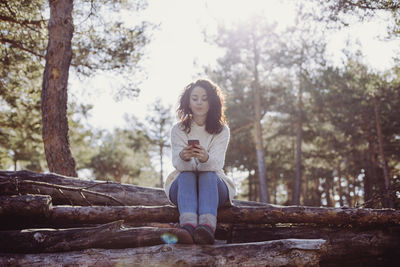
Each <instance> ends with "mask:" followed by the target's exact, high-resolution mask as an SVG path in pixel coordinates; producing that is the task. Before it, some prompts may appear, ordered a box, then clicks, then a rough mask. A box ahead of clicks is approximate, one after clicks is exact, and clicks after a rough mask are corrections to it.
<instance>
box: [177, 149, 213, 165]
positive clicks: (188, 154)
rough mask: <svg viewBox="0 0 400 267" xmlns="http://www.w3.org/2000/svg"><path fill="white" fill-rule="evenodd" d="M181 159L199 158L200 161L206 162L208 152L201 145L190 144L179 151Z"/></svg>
mask: <svg viewBox="0 0 400 267" xmlns="http://www.w3.org/2000/svg"><path fill="white" fill-rule="evenodd" d="M179 156H180V157H181V159H183V160H185V161H189V160H190V158H193V157H195V158H197V159H198V160H199V161H200V162H202V163H203V162H206V161H207V160H208V153H207V151H206V150H205V149H204V147H202V146H201V145H194V146H192V145H189V146H186V147H184V148H183V149H182V151H181V152H180V153H179Z"/></svg>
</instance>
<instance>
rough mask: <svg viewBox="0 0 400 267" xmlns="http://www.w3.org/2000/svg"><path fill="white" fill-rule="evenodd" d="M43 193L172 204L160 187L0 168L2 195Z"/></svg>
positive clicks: (64, 201) (63, 198) (74, 201)
mask: <svg viewBox="0 0 400 267" xmlns="http://www.w3.org/2000/svg"><path fill="white" fill-rule="evenodd" d="M15 194H43V195H50V196H51V197H52V202H53V205H78V206H90V205H105V206H113V205H114V206H121V205H127V206H135V205H144V206H158V205H168V204H170V203H169V201H168V199H167V197H166V195H165V192H164V190H163V189H160V188H151V187H141V186H134V185H130V184H120V183H116V182H109V181H95V180H92V181H89V180H83V179H76V178H70V177H65V176H62V175H57V174H54V173H49V174H42V173H37V172H31V171H17V172H13V171H0V195H15ZM233 202H234V204H235V205H245V206H264V205H265V204H264V203H259V202H253V201H241V200H234V201H233Z"/></svg>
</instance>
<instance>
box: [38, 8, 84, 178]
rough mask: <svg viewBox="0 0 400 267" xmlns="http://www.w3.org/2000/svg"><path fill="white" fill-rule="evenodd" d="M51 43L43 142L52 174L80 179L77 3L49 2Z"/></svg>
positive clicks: (44, 92) (45, 79) (45, 81)
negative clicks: (74, 132) (74, 77)
mask: <svg viewBox="0 0 400 267" xmlns="http://www.w3.org/2000/svg"><path fill="white" fill-rule="evenodd" d="M49 4H50V20H49V42H48V46H47V52H46V65H45V69H44V74H43V85H42V123H43V125H42V126H43V129H42V134H43V143H44V151H45V154H46V160H47V165H48V168H49V170H50V171H51V172H55V173H59V174H63V175H67V176H72V177H76V176H77V174H76V171H75V160H74V158H73V157H72V153H71V150H70V147H69V139H68V118H67V99H68V93H67V87H68V72H69V66H70V63H71V58H72V48H71V39H72V35H73V31H74V26H73V21H72V8H73V0H58V1H52V0H49Z"/></svg>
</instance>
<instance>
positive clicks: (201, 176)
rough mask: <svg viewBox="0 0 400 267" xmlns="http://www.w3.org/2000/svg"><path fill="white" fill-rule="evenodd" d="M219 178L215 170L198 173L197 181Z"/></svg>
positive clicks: (212, 180)
mask: <svg viewBox="0 0 400 267" xmlns="http://www.w3.org/2000/svg"><path fill="white" fill-rule="evenodd" d="M218 179H219V177H218V175H217V174H216V173H215V172H211V171H209V172H201V173H200V174H199V182H200V181H202V182H206V181H207V182H215V183H216V182H217V181H218Z"/></svg>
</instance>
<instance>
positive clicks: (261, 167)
mask: <svg viewBox="0 0 400 267" xmlns="http://www.w3.org/2000/svg"><path fill="white" fill-rule="evenodd" d="M253 53H254V82H253V96H254V130H255V135H254V136H255V140H254V141H255V144H256V154H257V165H258V175H259V179H260V202H264V203H269V193H268V183H267V167H266V164H265V155H264V142H263V134H262V126H261V119H262V117H261V92H260V81H259V77H258V64H259V51H258V48H257V46H256V40H255V37H254V36H253Z"/></svg>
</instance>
